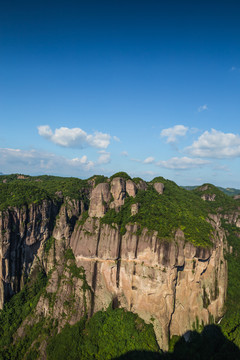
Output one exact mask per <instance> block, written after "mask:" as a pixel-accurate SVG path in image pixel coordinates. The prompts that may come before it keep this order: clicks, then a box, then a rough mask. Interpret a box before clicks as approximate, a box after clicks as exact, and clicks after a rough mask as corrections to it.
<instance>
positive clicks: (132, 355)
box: [114, 325, 240, 360]
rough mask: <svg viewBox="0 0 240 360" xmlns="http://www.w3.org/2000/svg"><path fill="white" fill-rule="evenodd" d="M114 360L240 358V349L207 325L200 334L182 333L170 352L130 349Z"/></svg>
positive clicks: (237, 359) (233, 359) (214, 328)
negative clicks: (161, 352) (160, 352)
mask: <svg viewBox="0 0 240 360" xmlns="http://www.w3.org/2000/svg"><path fill="white" fill-rule="evenodd" d="M114 360H240V349H239V348H238V347H237V346H236V345H235V344H234V343H232V342H231V341H229V340H228V339H227V338H226V337H225V336H224V335H223V333H222V331H221V329H220V327H218V326H216V325H207V326H205V327H204V329H203V331H202V333H200V334H199V333H198V332H196V331H188V332H187V333H186V334H184V335H183V336H182V337H181V338H179V340H178V341H177V342H176V344H175V346H174V350H173V352H171V353H163V354H159V353H155V352H151V351H131V352H129V353H126V354H124V355H122V356H120V357H118V358H115V359H114Z"/></svg>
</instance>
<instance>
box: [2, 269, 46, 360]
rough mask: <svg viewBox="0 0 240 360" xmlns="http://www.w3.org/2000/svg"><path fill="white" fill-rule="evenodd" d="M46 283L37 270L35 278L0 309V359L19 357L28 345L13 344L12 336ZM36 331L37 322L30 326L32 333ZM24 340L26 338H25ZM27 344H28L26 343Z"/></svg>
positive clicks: (34, 305) (44, 277) (42, 275)
mask: <svg viewBox="0 0 240 360" xmlns="http://www.w3.org/2000/svg"><path fill="white" fill-rule="evenodd" d="M46 283H47V277H46V275H45V273H44V272H42V271H39V272H38V274H37V278H36V280H35V281H34V280H31V279H30V281H29V282H28V283H27V284H26V285H25V286H24V288H23V289H22V290H21V291H20V292H19V293H18V294H16V295H15V296H13V297H12V298H11V300H10V301H9V302H8V303H6V304H5V306H4V308H3V310H1V311H0V334H1V337H0V359H17V358H21V356H20V354H23V355H24V354H25V353H26V351H27V348H28V346H27V345H26V342H24V341H22V342H20V343H19V344H18V345H17V346H15V345H14V344H13V336H14V335H15V332H16V330H17V329H18V328H19V326H20V325H21V324H22V322H23V321H24V320H25V319H26V317H27V316H28V315H29V314H30V313H31V312H32V311H33V309H34V308H35V307H36V305H37V302H38V300H39V298H40V295H41V294H42V293H43V291H44V289H45V286H46ZM36 331H37V324H35V325H34V327H32V328H31V331H30V332H31V334H32V335H33V334H34V333H35V332H36ZM25 341H26V340H25ZM28 345H29V344H28Z"/></svg>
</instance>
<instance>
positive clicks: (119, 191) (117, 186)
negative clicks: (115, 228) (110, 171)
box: [110, 177, 130, 210]
mask: <svg viewBox="0 0 240 360" xmlns="http://www.w3.org/2000/svg"><path fill="white" fill-rule="evenodd" d="M128 188H129V189H130V186H129V185H128ZM111 193H112V196H113V198H114V201H113V202H112V203H111V204H110V207H111V208H115V209H116V210H118V209H119V208H120V206H122V205H123V204H124V200H125V197H126V181H125V180H124V179H123V178H121V177H115V178H113V179H112V181H111Z"/></svg>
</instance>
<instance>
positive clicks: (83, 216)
mask: <svg viewBox="0 0 240 360" xmlns="http://www.w3.org/2000/svg"><path fill="white" fill-rule="evenodd" d="M87 218H88V211H84V212H83V213H82V215H81V219H80V220H78V221H77V224H78V225H83V224H84V223H85V221H86V220H87Z"/></svg>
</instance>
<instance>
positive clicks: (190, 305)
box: [70, 218, 227, 349]
mask: <svg viewBox="0 0 240 360" xmlns="http://www.w3.org/2000/svg"><path fill="white" fill-rule="evenodd" d="M137 233H138V225H136V224H135V225H128V226H127V232H126V233H125V234H124V235H123V236H122V235H121V234H120V233H119V231H118V229H114V228H112V227H111V226H109V225H102V226H100V222H99V220H98V219H93V218H92V219H91V218H90V219H88V220H87V222H86V223H85V224H84V225H83V226H82V227H81V228H79V229H76V230H75V231H74V233H73V235H72V237H71V243H70V244H71V247H72V249H73V252H74V255H75V257H76V261H77V264H78V266H83V267H84V268H85V270H86V275H87V281H88V284H90V285H91V287H92V290H93V293H94V296H93V299H92V303H91V313H93V312H95V311H98V310H100V309H102V308H106V307H107V306H108V304H109V302H110V301H113V306H116V307H117V306H121V307H124V308H126V309H128V310H130V311H133V312H136V313H137V314H139V316H140V317H142V318H143V319H144V320H145V321H147V322H152V323H153V325H154V328H155V332H156V336H157V339H158V341H159V344H160V347H162V348H164V349H166V348H167V346H168V340H169V338H170V337H171V336H172V335H174V334H175V335H181V334H184V333H185V332H186V331H187V330H188V329H191V328H192V327H193V324H194V323H195V325H196V326H197V323H199V324H202V323H203V324H208V323H209V322H210V320H211V318H213V319H215V320H217V319H219V318H220V317H221V316H222V311H223V304H224V300H225V297H226V289H227V264H226V261H225V259H224V256H223V249H224V245H223V241H224V234H223V233H221V232H220V231H218V230H216V236H215V243H214V246H213V248H212V249H210V250H209V249H204V248H196V247H194V246H193V245H191V244H189V243H186V244H185V241H184V235H183V233H182V232H181V231H180V230H179V231H177V232H176V235H175V239H174V241H172V242H166V241H161V240H160V239H158V237H157V234H156V233H154V232H153V233H149V232H148V230H147V229H144V230H143V231H142V234H141V235H137Z"/></svg>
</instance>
